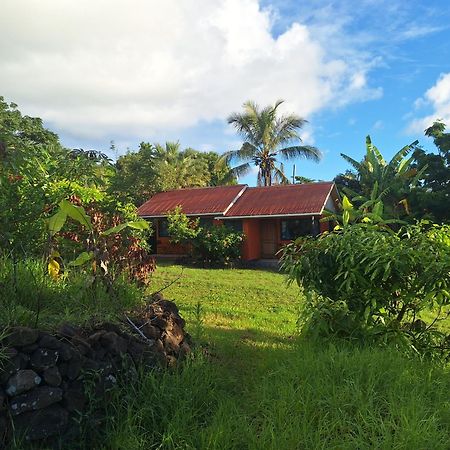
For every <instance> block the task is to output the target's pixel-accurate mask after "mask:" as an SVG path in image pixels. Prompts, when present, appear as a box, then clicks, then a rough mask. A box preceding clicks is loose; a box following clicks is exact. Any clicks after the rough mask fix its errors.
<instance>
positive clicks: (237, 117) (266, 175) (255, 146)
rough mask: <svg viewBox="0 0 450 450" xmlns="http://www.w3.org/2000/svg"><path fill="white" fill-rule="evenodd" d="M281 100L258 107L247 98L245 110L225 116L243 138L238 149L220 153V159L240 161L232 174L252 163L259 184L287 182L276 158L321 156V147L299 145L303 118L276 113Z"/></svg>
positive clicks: (315, 157) (242, 173)
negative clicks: (255, 168) (270, 104)
mask: <svg viewBox="0 0 450 450" xmlns="http://www.w3.org/2000/svg"><path fill="white" fill-rule="evenodd" d="M282 103H283V101H282V100H278V101H277V102H275V104H274V105H273V106H267V107H265V108H263V109H261V108H260V107H259V106H258V105H257V104H256V103H254V102H252V101H248V102H246V103H244V105H243V107H244V113H233V114H231V115H230V116H229V117H228V123H229V124H231V125H233V126H234V127H235V129H236V131H237V132H238V134H239V135H240V136H241V137H242V138H243V139H244V143H243V144H242V147H241V148H240V149H239V150H231V151H229V152H226V153H225V154H224V155H223V156H222V161H224V162H226V163H229V164H231V163H233V162H240V163H241V164H239V165H238V166H236V167H234V168H233V169H232V172H233V174H234V175H236V176H242V175H245V174H247V173H248V172H249V171H250V170H251V166H252V164H253V165H254V166H256V167H258V179H257V183H258V186H261V185H263V186H270V185H272V183H273V182H275V183H288V179H287V177H286V175H285V174H284V170H283V165H282V164H278V159H284V160H290V159H295V158H306V159H310V160H313V161H319V160H320V159H321V157H322V154H321V152H320V150H318V149H317V148H315V147H311V146H309V145H306V146H305V145H300V144H301V138H300V135H299V134H298V131H299V130H300V129H301V128H302V127H303V125H304V124H305V123H306V120H305V119H302V118H301V117H299V116H297V115H295V114H288V115H282V116H280V115H278V114H277V112H278V111H277V110H278V108H279V106H280V105H281V104H282Z"/></svg>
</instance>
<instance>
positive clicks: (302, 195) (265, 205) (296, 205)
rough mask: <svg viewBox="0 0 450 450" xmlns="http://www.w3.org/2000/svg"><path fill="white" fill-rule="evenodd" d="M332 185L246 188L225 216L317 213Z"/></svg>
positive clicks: (314, 184) (326, 183)
mask: <svg viewBox="0 0 450 450" xmlns="http://www.w3.org/2000/svg"><path fill="white" fill-rule="evenodd" d="M333 186H334V183H332V182H321V183H307V184H288V185H277V186H267V187H252V188H247V189H246V190H245V191H244V193H243V194H242V196H241V197H240V198H239V200H238V201H237V202H236V203H235V204H234V205H233V206H232V207H231V208H230V209H229V210H228V211H227V213H226V215H225V216H226V217H245V216H269V215H270V216H272V215H280V216H282V215H287V214H290V215H295V214H315V213H319V214H320V213H321V212H322V209H323V207H324V204H325V202H326V201H327V199H328V195H329V194H330V192H331V190H332V188H333Z"/></svg>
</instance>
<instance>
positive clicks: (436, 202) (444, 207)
mask: <svg viewBox="0 0 450 450" xmlns="http://www.w3.org/2000/svg"><path fill="white" fill-rule="evenodd" d="M444 130H445V124H444V123H442V122H441V121H436V122H434V123H433V125H432V126H431V127H429V128H427V129H426V130H425V135H426V136H429V137H432V138H433V140H434V143H435V145H436V147H437V149H438V154H436V153H425V151H424V150H423V149H422V148H417V149H416V151H415V152H414V158H415V160H416V163H415V167H416V168H417V169H419V170H420V169H422V168H425V170H424V171H423V174H422V177H421V180H420V184H419V187H418V188H417V189H415V190H414V192H413V195H412V198H411V205H412V208H413V210H414V212H415V216H416V217H417V218H429V219H432V220H434V221H437V222H450V208H449V206H448V205H449V204H450V133H444Z"/></svg>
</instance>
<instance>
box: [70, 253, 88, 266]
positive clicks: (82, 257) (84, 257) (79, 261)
mask: <svg viewBox="0 0 450 450" xmlns="http://www.w3.org/2000/svg"><path fill="white" fill-rule="evenodd" d="M93 257H94V253H93V252H83V253H80V254H79V255H78V256H77V257H76V258H75V259H74V260H73V261H71V262H70V263H69V264H67V265H68V266H70V267H78V266H82V265H83V264H84V263H86V262H88V261H91V260H92V258H93Z"/></svg>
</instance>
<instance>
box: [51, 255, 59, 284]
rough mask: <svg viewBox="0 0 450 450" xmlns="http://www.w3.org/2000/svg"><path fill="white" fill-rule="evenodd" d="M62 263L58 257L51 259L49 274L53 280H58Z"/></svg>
mask: <svg viewBox="0 0 450 450" xmlns="http://www.w3.org/2000/svg"><path fill="white" fill-rule="evenodd" d="M59 270H60V265H59V263H58V261H56V259H51V260H50V261H49V262H48V274H49V275H50V277H51V278H52V279H53V280H57V279H58V276H59Z"/></svg>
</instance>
